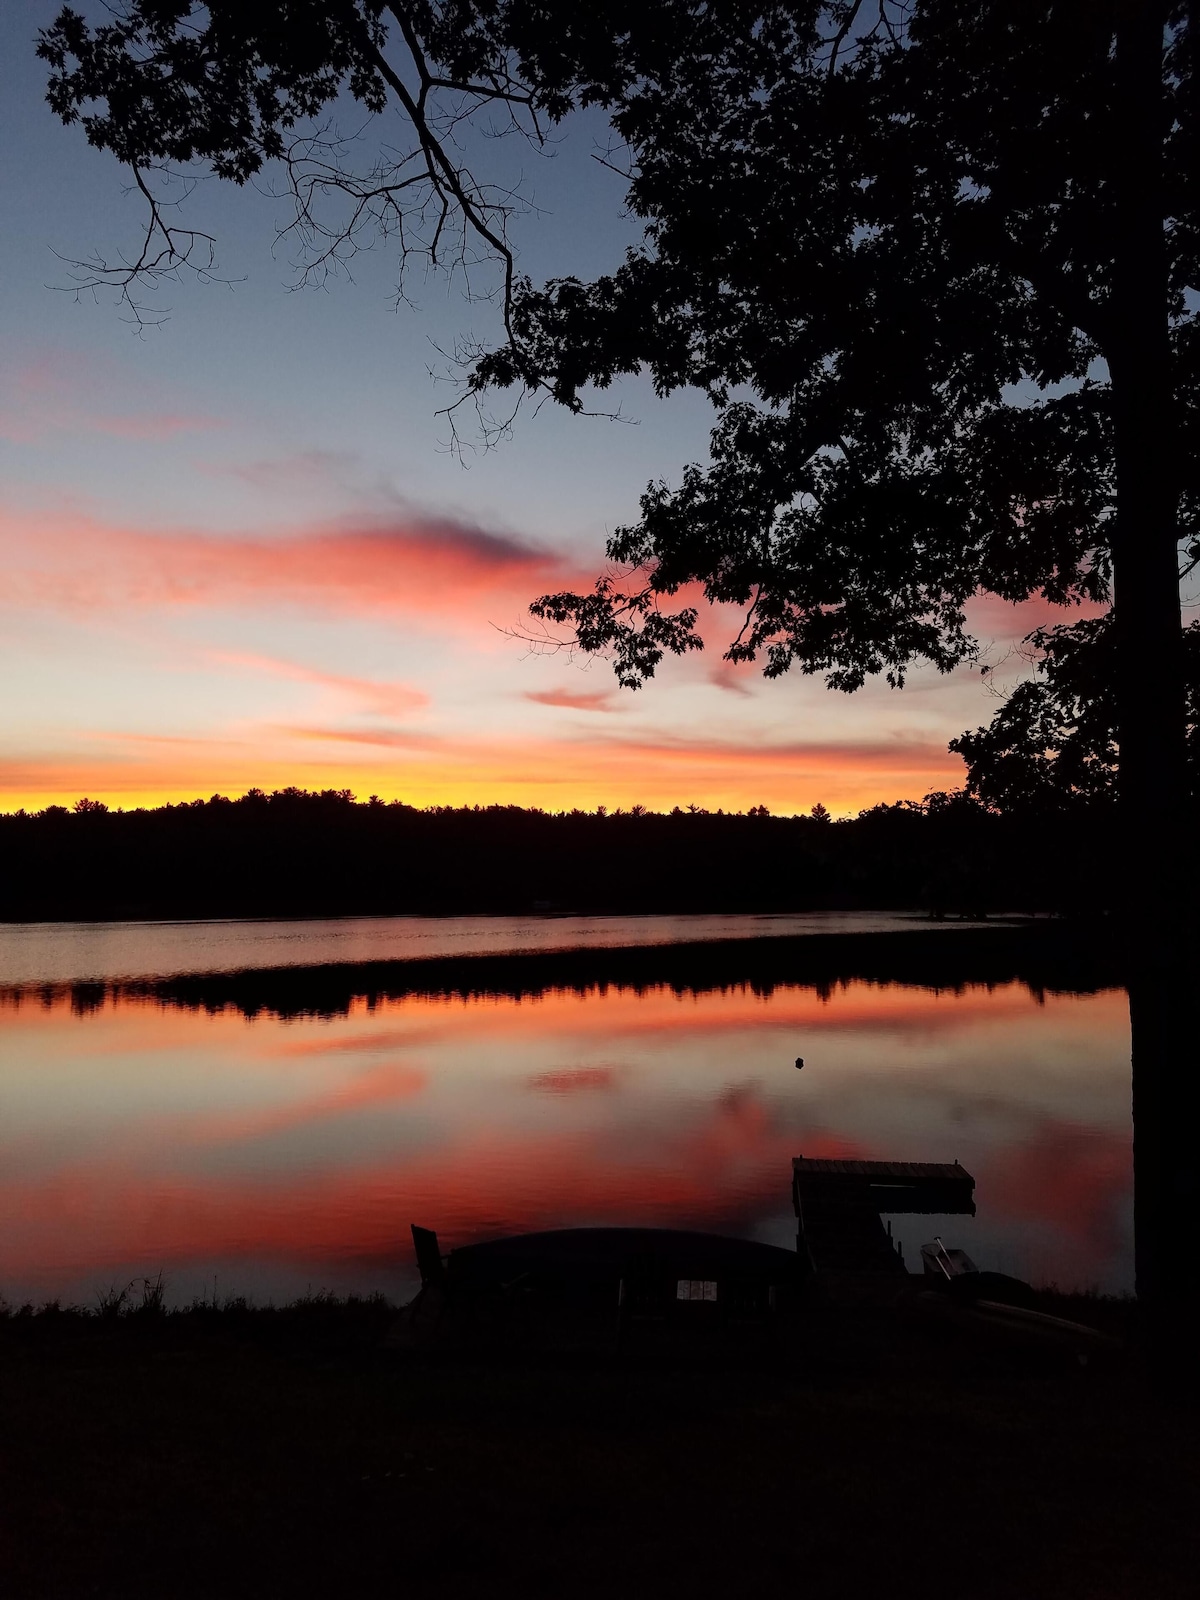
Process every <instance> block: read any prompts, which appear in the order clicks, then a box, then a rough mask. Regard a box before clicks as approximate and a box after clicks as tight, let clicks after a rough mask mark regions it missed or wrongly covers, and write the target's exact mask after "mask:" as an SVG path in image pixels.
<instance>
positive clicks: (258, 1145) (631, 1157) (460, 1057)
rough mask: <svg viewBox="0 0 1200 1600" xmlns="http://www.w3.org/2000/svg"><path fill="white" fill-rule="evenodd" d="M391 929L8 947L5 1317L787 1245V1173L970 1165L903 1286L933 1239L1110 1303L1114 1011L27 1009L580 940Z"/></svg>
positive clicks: (820, 998)
mask: <svg viewBox="0 0 1200 1600" xmlns="http://www.w3.org/2000/svg"><path fill="white" fill-rule="evenodd" d="M414 920H415V919H389V921H388V922H387V923H384V922H383V921H379V922H374V921H372V922H370V923H363V922H356V924H355V925H351V924H347V923H343V922H339V923H322V924H316V925H311V924H296V923H284V924H246V923H235V924H229V923H226V924H200V925H190V927H189V926H188V925H183V924H172V925H157V926H154V927H150V926H146V925H143V926H141V927H138V926H135V925H132V924H130V925H126V926H125V927H123V928H117V929H113V928H103V929H95V928H93V929H88V928H82V927H77V928H65V929H63V928H60V929H59V930H58V935H57V938H56V936H55V933H54V931H53V930H52V929H51V928H50V926H49V925H44V926H43V927H41V928H36V929H33V930H29V929H26V930H13V929H10V930H5V931H3V932H0V961H2V963H3V965H2V967H0V972H2V976H0V985H3V987H0V1296H3V1297H4V1298H5V1299H7V1300H8V1301H9V1302H10V1303H20V1302H21V1301H23V1300H25V1299H33V1300H35V1301H36V1300H42V1299H45V1298H47V1297H50V1296H55V1295H59V1296H63V1297H64V1298H67V1299H75V1300H88V1299H90V1298H91V1297H92V1296H93V1295H94V1294H95V1293H96V1292H97V1291H98V1290H101V1289H104V1288H106V1287H107V1286H109V1285H110V1284H113V1283H121V1282H124V1281H126V1280H127V1279H129V1278H132V1277H134V1276H139V1275H142V1274H146V1273H149V1274H154V1273H157V1272H158V1271H159V1270H160V1269H161V1270H162V1272H163V1274H164V1276H165V1278H166V1280H167V1282H168V1286H169V1290H170V1293H171V1297H172V1299H174V1300H186V1299H190V1298H191V1297H192V1296H193V1295H198V1294H201V1293H205V1292H207V1293H208V1294H210V1295H211V1293H212V1292H213V1285H214V1278H215V1280H216V1285H217V1291H218V1293H220V1294H222V1295H224V1294H227V1293H228V1294H234V1293H247V1294H252V1295H255V1296H257V1297H258V1298H259V1299H265V1298H267V1297H270V1296H274V1297H276V1298H279V1297H287V1296H291V1295H294V1294H296V1293H302V1292H303V1291H304V1290H305V1289H306V1288H307V1287H309V1286H311V1287H312V1288H313V1289H316V1288H320V1287H329V1288H332V1289H336V1290H339V1291H345V1290H348V1289H359V1290H369V1289H376V1288H378V1289H382V1290H384V1291H385V1292H386V1293H387V1294H389V1295H390V1296H393V1297H397V1298H399V1297H403V1296H405V1295H406V1294H407V1293H408V1292H409V1291H410V1290H411V1288H412V1287H413V1282H414V1274H413V1269H412V1265H411V1246H410V1243H409V1235H408V1224H409V1223H410V1222H411V1221H416V1222H421V1223H424V1224H426V1225H427V1226H430V1227H434V1228H436V1229H437V1230H438V1232H439V1235H440V1236H441V1237H442V1239H443V1241H444V1242H445V1243H446V1244H447V1245H455V1244H460V1243H465V1242H467V1241H469V1240H473V1239H478V1238H482V1237H485V1236H487V1235H495V1234H500V1233H505V1232H510V1231H515V1230H519V1229H527V1228H544V1227H556V1226H569V1225H586V1224H593V1223H610V1224H621V1223H628V1224H632V1223H643V1224H656V1225H662V1226H679V1227H706V1228H713V1229H717V1230H720V1231H725V1232H730V1233H736V1234H742V1235H745V1236H748V1237H755V1238H762V1239H767V1240H771V1241H773V1242H776V1243H781V1244H789V1245H790V1244H791V1243H792V1242H793V1241H794V1219H793V1217H792V1214H791V1205H790V1195H789V1182H790V1161H791V1158H792V1156H794V1155H797V1154H804V1155H855V1156H866V1157H883V1158H894V1159H910V1160H953V1159H956V1158H957V1159H958V1160H960V1161H962V1162H963V1164H964V1165H965V1166H967V1167H968V1168H969V1169H970V1170H971V1171H972V1172H973V1173H974V1175H975V1177H976V1179H977V1191H976V1197H977V1201H978V1205H979V1215H978V1217H976V1218H975V1219H970V1218H949V1219H945V1220H939V1219H931V1218H897V1219H895V1223H894V1226H895V1229H896V1232H897V1233H898V1234H899V1235H900V1237H901V1238H902V1240H903V1241H904V1244H905V1249H906V1254H908V1255H909V1256H910V1257H911V1259H912V1264H914V1265H915V1258H916V1251H917V1247H918V1246H919V1244H920V1243H921V1242H922V1241H923V1240H924V1239H927V1238H929V1237H930V1236H931V1235H932V1234H933V1233H935V1232H942V1233H944V1234H945V1235H946V1237H947V1240H948V1242H955V1243H959V1244H962V1245H963V1246H965V1247H966V1248H967V1249H968V1250H969V1251H970V1252H971V1254H972V1255H973V1256H975V1258H976V1259H977V1261H978V1262H979V1263H980V1264H981V1265H986V1266H992V1267H998V1268H1000V1269H1002V1270H1006V1271H1010V1272H1016V1273H1018V1274H1020V1275H1021V1276H1023V1277H1032V1278H1035V1279H1040V1280H1045V1281H1057V1282H1058V1283H1059V1284H1061V1285H1063V1286H1064V1287H1066V1286H1083V1285H1096V1286H1099V1287H1101V1288H1104V1289H1108V1290H1123V1289H1128V1288H1129V1287H1130V1286H1131V1279H1132V1250H1131V1215H1130V1213H1131V1203H1130V1202H1131V1160H1130V1137H1131V1136H1130V1121H1129V1065H1128V1049H1129V1045H1128V1020H1127V1014H1126V1006H1125V997H1124V994H1123V993H1121V992H1119V991H1113V990H1110V991H1104V992H1100V993H1097V994H1091V995H1047V996H1045V997H1044V998H1042V999H1039V998H1038V997H1037V996H1035V995H1033V994H1031V993H1030V992H1029V990H1028V989H1027V988H1025V987H1024V986H1023V985H1021V984H1015V983H1009V984H1003V985H998V986H993V987H990V988H989V987H983V986H980V987H972V988H966V989H963V990H961V991H959V992H954V991H950V990H935V989H931V988H921V987H916V986H909V985H898V984H887V985H879V984H870V983H866V982H863V981H859V980H854V981H851V982H849V983H846V984H844V985H841V986H837V987H835V988H834V989H833V990H832V992H825V993H822V992H819V991H818V990H816V989H814V988H812V987H807V986H804V985H802V984H796V985H777V986H775V987H774V988H772V989H770V991H769V992H766V993H755V992H753V991H752V990H751V989H749V988H746V987H733V988H727V989H724V990H721V989H707V990H702V991H701V992H697V993H692V992H685V993H682V994H681V993H677V992H675V991H674V990H672V989H668V988H651V989H649V990H646V991H644V992H635V991H633V990H627V989H619V988H613V987H610V988H608V989H606V990H600V989H593V990H590V991H587V992H583V993H580V992H577V991H575V990H550V991H548V992H546V993H544V994H543V995H542V996H540V997H539V998H536V999H529V998H523V999H519V1000H518V999H516V998H513V997H511V996H505V995H494V996H483V997H476V998H471V999H461V998H447V997H431V996H420V995H417V996H410V997H406V998H404V999H397V1000H389V1001H383V1002H380V1003H378V1004H376V1005H375V1006H374V1007H371V1006H369V1005H368V1004H367V1002H366V1000H364V999H357V1000H353V1001H351V1002H350V1005H349V1010H348V1011H347V1012H346V1014H344V1015H338V1016H334V1017H326V1018H318V1017H304V1018H299V1019H293V1020H287V1021H285V1020H281V1019H280V1018H278V1017H275V1016H273V1015H271V1014H263V1015H260V1016H258V1017H256V1018H254V1019H253V1020H248V1019H247V1018H246V1017H244V1016H243V1015H242V1014H241V1012H239V1011H236V1010H234V1009H232V1008H230V1009H225V1010H216V1011H213V1012H211V1013H210V1012H206V1011H202V1010H192V1009H185V1008H183V1007H181V1006H178V1005H175V1004H170V1003H164V1002H162V1001H160V1000H158V999H154V998H145V997H130V996H119V995H118V996H116V997H114V996H112V995H108V996H107V997H106V998H105V999H104V1000H103V1001H102V1002H101V1003H100V1004H98V1005H90V1006H89V1007H81V1006H79V1004H78V1002H77V1001H76V1002H75V1003H74V1004H73V1001H72V996H71V994H70V992H69V990H54V989H46V990H44V991H42V992H37V991H34V990H31V989H29V988H23V987H21V986H22V985H25V984H32V983H50V982H54V981H59V982H61V981H64V980H71V979H81V978H89V979H96V978H99V977H103V976H121V975H127V974H129V973H134V972H137V973H145V972H154V971H157V972H176V971H180V970H188V969H189V968H191V969H210V968H212V967H213V966H224V965H232V964H237V965H242V966H245V965H266V966H270V965H278V964H279V963H280V957H279V951H280V948H281V946H282V945H285V944H286V943H287V941H296V942H297V944H298V946H299V947H303V950H304V954H303V955H302V956H297V957H296V960H297V961H300V962H306V961H311V960H313V959H318V960H324V959H330V957H329V956H328V954H321V955H318V956H316V957H315V958H314V956H313V954H312V952H313V950H314V949H319V950H321V951H325V952H327V951H328V950H329V949H330V948H339V949H342V950H347V949H353V952H354V957H355V958H361V955H362V950H363V942H364V941H366V943H367V944H368V945H369V946H370V949H369V954H370V955H371V956H372V957H373V958H376V959H377V958H378V957H379V955H380V953H381V950H382V949H383V948H385V947H386V949H387V950H388V951H389V952H390V951H394V950H395V949H396V948H397V944H398V943H401V944H402V942H403V941H404V940H406V939H411V938H422V937H424V938H427V939H433V940H436V939H438V938H454V939H457V941H458V942H457V943H456V944H454V945H452V946H451V947H450V948H451V949H453V950H454V951H456V952H461V951H462V950H463V949H464V948H475V949H485V950H499V949H506V948H521V949H526V948H530V942H529V941H530V940H531V939H532V935H531V934H530V932H529V930H530V928H531V927H532V928H533V929H534V930H535V932H536V931H537V930H540V929H551V928H553V930H554V931H552V932H549V933H548V934H547V935H546V937H547V938H548V939H553V940H555V941H556V942H557V944H558V945H559V946H561V945H562V944H564V943H570V942H571V941H570V938H564V937H563V930H564V927H565V926H566V925H567V924H568V921H570V922H571V923H577V922H578V923H583V919H541V920H540V921H538V922H535V921H534V919H530V920H529V921H528V922H519V921H513V922H505V924H504V925H503V926H500V925H499V924H498V922H491V921H489V922H488V923H487V924H486V925H484V924H482V923H480V922H476V923H475V924H474V933H472V932H471V930H470V929H469V928H468V927H467V925H466V921H465V919H463V920H462V922H461V923H460V922H459V919H449V920H452V921H453V922H454V924H455V926H454V927H453V928H449V929H448V928H447V923H446V922H443V923H442V924H441V926H440V929H439V928H438V927H434V926H433V925H432V924H426V925H425V931H424V932H422V930H421V928H419V927H418V928H414V927H412V926H411V923H412V921H414ZM797 920H800V919H790V918H789V919H783V918H772V919H762V918H738V919H733V918H707V919H693V918H688V919H651V918H636V919H603V920H601V919H590V920H589V921H587V922H586V923H585V924H584V926H585V928H586V929H590V930H592V931H591V933H590V934H588V937H589V938H594V939H596V940H597V941H598V942H607V943H612V944H620V943H629V942H631V940H630V938H629V932H628V930H629V927H630V925H631V924H637V926H638V927H639V928H640V930H641V932H640V935H639V937H641V938H642V939H644V940H645V942H656V941H664V940H670V939H678V938H680V937H689V936H690V937H696V934H695V933H694V932H693V933H690V934H687V933H683V932H681V931H680V924H681V923H687V924H689V925H692V926H694V925H695V923H696V922H697V921H700V922H703V923H705V924H707V925H711V927H712V928H713V929H714V930H715V931H713V932H712V933H710V934H708V935H707V936H708V937H728V936H730V934H731V932H734V931H736V930H734V929H733V928H731V924H733V923H737V924H738V925H739V927H740V928H741V929H742V930H743V931H745V932H746V933H747V934H748V935H749V934H751V933H755V932H756V933H759V934H761V932H762V931H763V929H762V927H761V924H762V923H763V922H766V921H769V922H771V923H785V922H786V923H789V924H792V923H794V922H795V921H797ZM802 920H803V921H804V922H806V923H808V922H811V921H812V920H813V919H802ZM880 920H885V919H880ZM397 924H403V926H397ZM869 925H870V924H869V923H864V921H862V920H860V921H858V922H857V923H856V924H855V926H857V927H860V928H861V927H863V926H869ZM256 927H257V928H259V929H260V930H263V931H262V935H261V941H262V942H256V941H255V937H254V935H253V933H252V931H251V930H253V929H254V928H256ZM347 930H349V931H347ZM786 931H795V929H794V928H793V927H789V928H787V930H786ZM610 935H611V937H610ZM26 937H28V938H29V940H30V943H29V944H28V945H26V944H25V939H26ZM538 937H541V934H540V933H539V934H538ZM931 937H939V936H938V935H931ZM472 939H473V940H474V941H475V943H474V944H473V945H471V944H470V943H469V941H471V940H472ZM338 941H341V943H338ZM347 941H348V942H347ZM388 941H392V942H391V943H390V944H389V943H388ZM505 941H513V942H510V943H505ZM517 941H522V942H517ZM535 942H536V941H535ZM295 947H297V946H293V948H295ZM549 947H552V946H551V945H549V944H547V945H545V946H543V948H549ZM218 948H219V950H220V951H221V952H223V953H222V954H221V955H220V958H219V959H217V958H216V956H214V951H215V950H217V949H218ZM231 948H235V949H236V951H237V961H236V963H232V962H230V961H229V959H228V952H229V950H230V949H231ZM406 948H407V947H406ZM442 948H443V949H445V946H443V947H442ZM106 951H107V952H109V953H110V954H108V955H106V954H105V952H106ZM114 951H115V952H116V954H115V955H112V954H111V952H114ZM431 953H433V952H431ZM181 958H186V960H187V962H188V966H185V967H180V966H179V965H177V964H176V963H178V962H179V961H180V960H181ZM130 963H132V965H131V964H130ZM147 963H149V965H147ZM797 1055H802V1056H804V1057H805V1060H806V1066H805V1069H804V1071H803V1072H797V1071H796V1070H795V1069H794V1067H793V1065H792V1063H793V1059H794V1058H795V1057H796V1056H797Z"/></svg>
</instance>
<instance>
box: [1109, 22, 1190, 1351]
mask: <svg viewBox="0 0 1200 1600" xmlns="http://www.w3.org/2000/svg"><path fill="white" fill-rule="evenodd" d="M1165 12H1166V7H1165V6H1164V5H1161V4H1158V3H1154V0H1123V3H1122V4H1121V7H1120V15H1119V21H1118V26H1117V54H1116V91H1117V92H1116V102H1115V108H1114V110H1115V119H1114V133H1115V139H1116V158H1117V171H1116V180H1117V185H1116V204H1117V237H1116V243H1115V260H1114V267H1115V271H1114V279H1113V298H1112V314H1113V326H1112V336H1111V341H1110V359H1109V367H1110V373H1111V378H1112V386H1113V388H1112V392H1113V414H1114V427H1115V445H1116V478H1117V533H1116V538H1115V540H1114V546H1113V566H1114V605H1115V625H1116V634H1117V701H1118V718H1119V728H1120V752H1121V754H1120V804H1121V860H1120V863H1119V865H1120V868H1121V870H1122V876H1123V891H1124V892H1123V897H1122V900H1123V903H1122V906H1121V915H1122V919H1123V930H1122V931H1123V935H1124V938H1125V947H1126V962H1127V971H1128V982H1129V1010H1130V1023H1131V1027H1132V1035H1133V1117H1134V1243H1135V1255H1136V1274H1137V1292H1138V1298H1139V1300H1140V1301H1141V1302H1142V1303H1143V1306H1144V1309H1145V1314H1146V1322H1147V1326H1148V1328H1149V1329H1150V1330H1151V1332H1152V1334H1153V1335H1154V1336H1155V1342H1156V1343H1157V1344H1159V1345H1160V1346H1161V1343H1162V1341H1163V1339H1172V1338H1173V1336H1174V1335H1176V1334H1178V1333H1179V1332H1181V1331H1182V1330H1183V1328H1184V1327H1185V1324H1186V1319H1187V1314H1188V1312H1189V1311H1191V1310H1193V1309H1194V1308H1195V1306H1196V1304H1197V1284H1198V1282H1200V1250H1198V1249H1197V1242H1198V1238H1200V1235H1198V1230H1197V1218H1196V1215H1195V1207H1196V1205H1197V1202H1198V1201H1200V1182H1198V1180H1200V1163H1198V1161H1197V1149H1198V1148H1200V1121H1198V1119H1197V1111H1198V1110H1200V1098H1198V1096H1197V1081H1198V1073H1197V1052H1196V1043H1195V1038H1194V1032H1195V1030H1194V1025H1193V1022H1194V1019H1192V1018H1191V1017H1190V1016H1189V1015H1188V1014H1187V1012H1188V1010H1189V1006H1188V993H1187V988H1186V983H1187V967H1186V959H1185V957H1186V943H1187V939H1186V936H1185V930H1184V929H1183V928H1182V927H1181V926H1180V923H1181V920H1182V919H1183V918H1184V917H1185V916H1186V915H1188V909H1187V907H1186V905H1185V904H1183V903H1181V897H1180V895H1179V892H1178V887H1177V883H1178V875H1179V870H1180V856H1181V854H1182V853H1183V852H1185V851H1186V850H1187V848H1188V844H1187V838H1186V834H1185V831H1184V822H1185V786H1184V778H1185V767H1184V730H1185V722H1184V687H1183V652H1182V643H1181V634H1180V627H1181V621H1180V607H1179V558H1178V533H1177V521H1176V513H1177V503H1178V487H1177V475H1176V466H1175V450H1174V441H1173V438H1172V434H1173V431H1174V430H1173V412H1174V406H1173V400H1172V394H1171V357H1170V342H1169V327H1168V296H1167V256H1166V241H1165V236H1164V226H1163V218H1164V209H1165V188H1164V182H1163V136H1164V132H1165V127H1164V105H1163V83H1162V57H1163V30H1164V25H1165V20H1166V17H1165Z"/></svg>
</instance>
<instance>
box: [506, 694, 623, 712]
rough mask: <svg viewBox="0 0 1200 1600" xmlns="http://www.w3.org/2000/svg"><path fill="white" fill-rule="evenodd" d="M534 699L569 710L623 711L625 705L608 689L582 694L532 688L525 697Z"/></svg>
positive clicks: (544, 704) (539, 702)
mask: <svg viewBox="0 0 1200 1600" xmlns="http://www.w3.org/2000/svg"><path fill="white" fill-rule="evenodd" d="M523 698H524V699H526V700H532V701H533V703H534V704H535V705H539V706H562V707H564V708H565V709H566V710H568V711H621V710H623V709H624V707H623V706H621V705H620V704H618V703H617V702H616V699H615V694H614V691H613V690H611V689H606V690H604V691H603V692H600V693H592V694H582V693H580V692H578V691H577V690H573V689H542V690H539V691H538V692H536V693H535V692H534V691H532V690H530V691H529V692H528V693H527V694H526V695H525V696H524V697H523Z"/></svg>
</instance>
